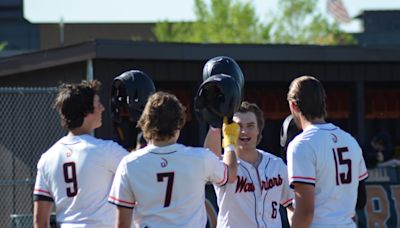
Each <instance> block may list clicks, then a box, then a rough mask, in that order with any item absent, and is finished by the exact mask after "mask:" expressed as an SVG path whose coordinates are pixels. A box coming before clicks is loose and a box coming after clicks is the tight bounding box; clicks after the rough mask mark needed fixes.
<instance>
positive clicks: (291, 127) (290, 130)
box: [280, 115, 301, 161]
mask: <svg viewBox="0 0 400 228" xmlns="http://www.w3.org/2000/svg"><path fill="white" fill-rule="evenodd" d="M300 132H301V130H300V129H299V128H297V125H296V123H295V122H294V119H293V116H292V115H288V116H287V117H286V118H285V120H284V121H283V124H282V127H281V134H280V145H281V153H282V158H283V159H284V160H285V161H286V149H287V147H288V145H289V143H290V141H292V140H293V139H294V137H296V135H298V134H299V133H300Z"/></svg>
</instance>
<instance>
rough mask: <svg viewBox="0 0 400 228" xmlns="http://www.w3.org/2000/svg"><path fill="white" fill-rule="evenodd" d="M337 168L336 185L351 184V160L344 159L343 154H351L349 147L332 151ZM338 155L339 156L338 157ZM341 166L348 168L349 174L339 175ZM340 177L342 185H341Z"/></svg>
mask: <svg viewBox="0 0 400 228" xmlns="http://www.w3.org/2000/svg"><path fill="white" fill-rule="evenodd" d="M332 152H333V158H334V160H335V168H336V185H340V184H350V183H351V160H350V159H345V158H343V154H344V153H346V152H349V149H348V148H347V147H339V148H336V149H332ZM336 155H337V156H336ZM339 165H345V166H347V173H344V172H343V173H339ZM339 177H340V183H339Z"/></svg>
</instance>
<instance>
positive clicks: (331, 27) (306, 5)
mask: <svg viewBox="0 0 400 228" xmlns="http://www.w3.org/2000/svg"><path fill="white" fill-rule="evenodd" d="M317 1H318V0H296V1H292V0H280V1H279V6H278V8H279V10H278V14H277V15H275V17H274V19H273V20H272V21H271V24H270V26H271V27H270V29H269V32H270V37H271V42H272V43H289V44H321V45H327V44H353V43H355V39H354V38H353V36H352V35H350V34H348V33H344V32H342V31H341V30H340V28H339V25H338V24H337V23H336V22H329V20H328V19H327V18H326V17H324V16H323V15H322V14H321V13H320V12H319V11H318V9H317Z"/></svg>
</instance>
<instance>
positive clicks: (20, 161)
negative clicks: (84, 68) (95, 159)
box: [0, 87, 66, 228]
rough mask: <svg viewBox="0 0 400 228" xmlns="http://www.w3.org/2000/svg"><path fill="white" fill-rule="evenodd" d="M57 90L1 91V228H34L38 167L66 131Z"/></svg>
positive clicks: (23, 89) (18, 89)
mask: <svg viewBox="0 0 400 228" xmlns="http://www.w3.org/2000/svg"><path fill="white" fill-rule="evenodd" d="M56 93H57V88H20V87H18V88H4V87H3V88H2V87H0V192H1V194H0V202H1V203H0V227H28V228H29V227H32V211H33V204H32V192H33V186H34V183H35V177H36V164H37V162H38V160H39V158H40V156H41V154H42V153H43V152H45V151H46V150H47V149H48V148H49V147H50V146H51V145H52V144H53V143H55V142H56V141H57V140H58V139H59V138H60V137H62V136H63V135H65V133H66V132H65V130H63V129H62V128H61V126H60V122H59V117H58V114H57V112H56V111H55V110H54V109H53V108H52V104H53V100H54V98H55V96H56Z"/></svg>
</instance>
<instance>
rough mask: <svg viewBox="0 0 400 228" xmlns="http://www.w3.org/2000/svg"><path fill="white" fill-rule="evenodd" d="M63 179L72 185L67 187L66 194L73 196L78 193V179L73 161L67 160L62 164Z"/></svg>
mask: <svg viewBox="0 0 400 228" xmlns="http://www.w3.org/2000/svg"><path fill="white" fill-rule="evenodd" d="M63 171H64V181H65V183H67V184H72V186H70V187H67V196H68V197H74V196H76V194H78V181H77V180H76V167H75V162H67V163H64V165H63Z"/></svg>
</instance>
